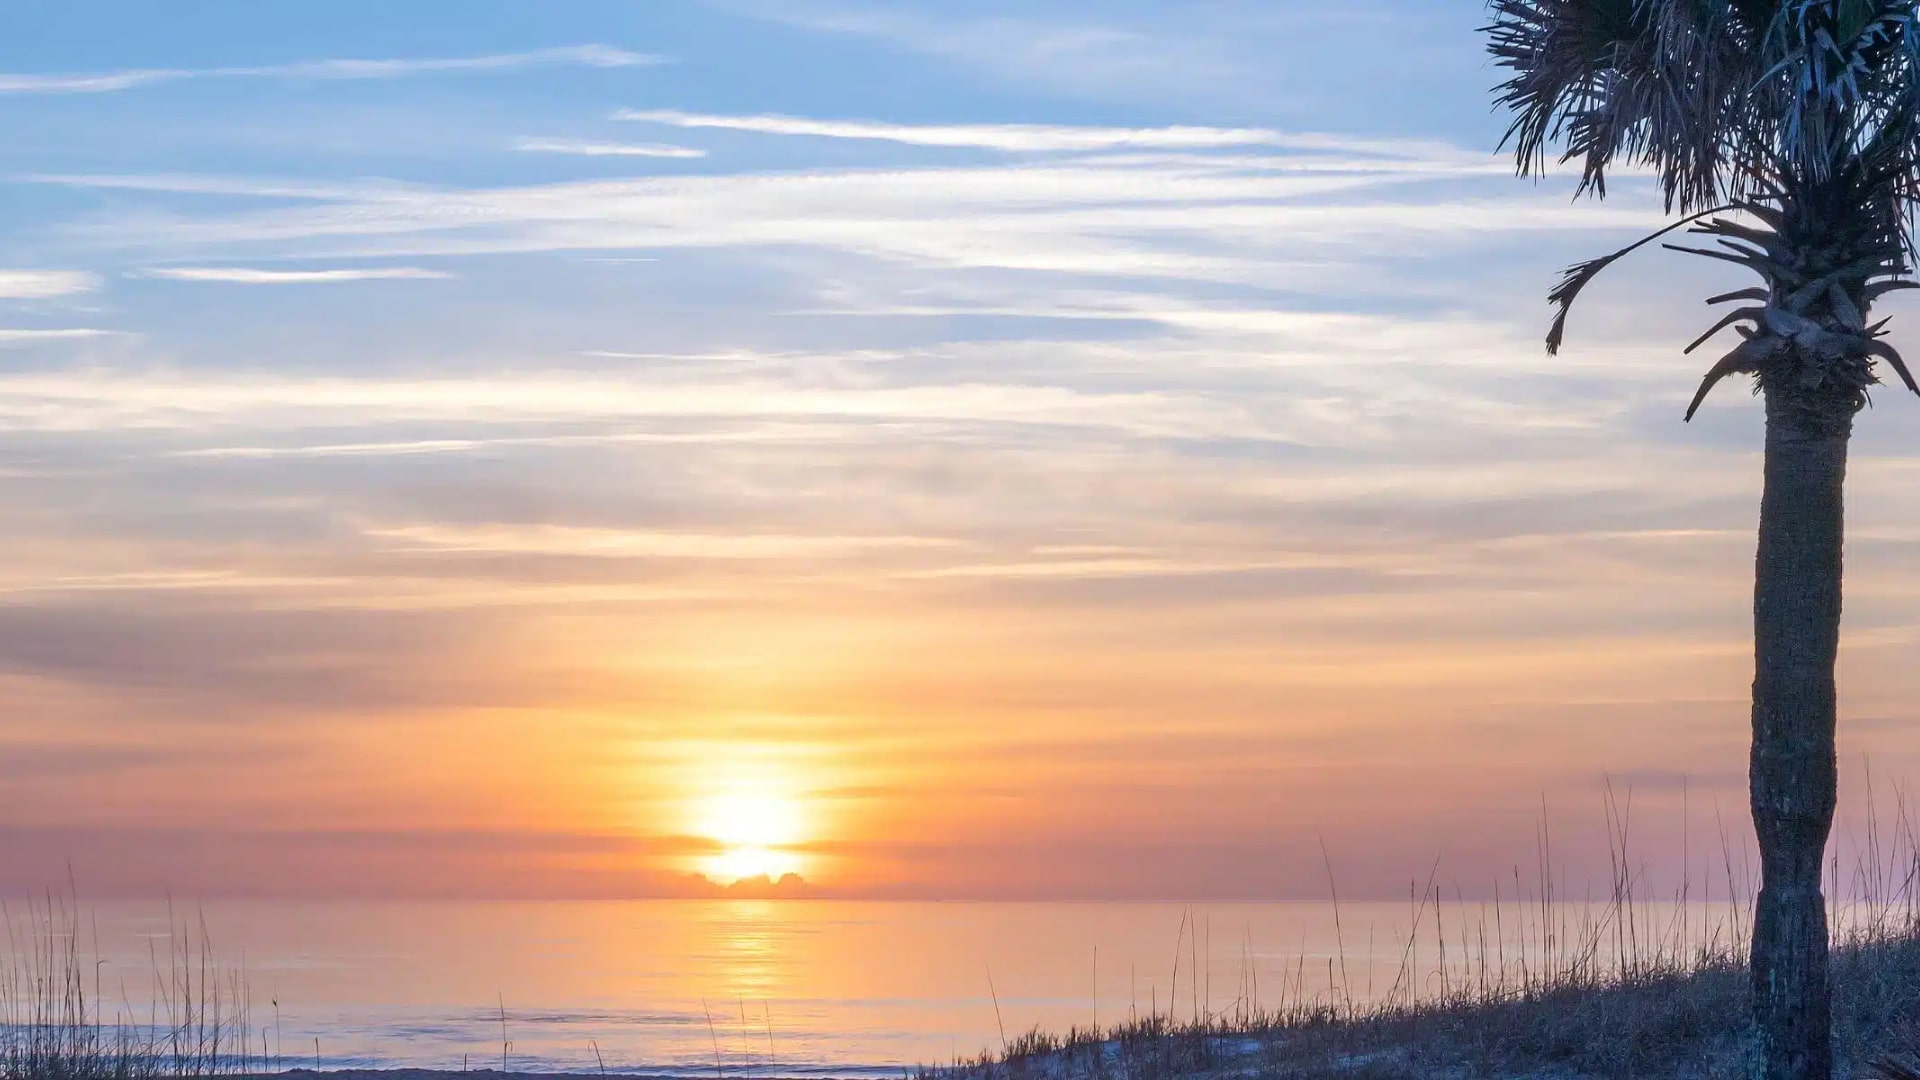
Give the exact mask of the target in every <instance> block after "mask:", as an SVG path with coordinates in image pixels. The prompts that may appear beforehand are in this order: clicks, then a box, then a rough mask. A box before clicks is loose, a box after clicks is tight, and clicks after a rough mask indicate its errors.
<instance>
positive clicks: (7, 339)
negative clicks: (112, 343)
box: [0, 326, 120, 348]
mask: <svg viewBox="0 0 1920 1080" xmlns="http://www.w3.org/2000/svg"><path fill="white" fill-rule="evenodd" d="M118 333H120V331H118V330H100V329H96V328H94V327H90V326H75V327H64V328H59V329H50V330H27V329H18V328H10V327H0V348H4V347H6V346H8V345H34V344H38V343H40V342H43V341H81V340H84V339H86V338H98V337H111V336H113V335H115V334H118Z"/></svg>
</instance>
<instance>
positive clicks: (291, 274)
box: [139, 266, 453, 285]
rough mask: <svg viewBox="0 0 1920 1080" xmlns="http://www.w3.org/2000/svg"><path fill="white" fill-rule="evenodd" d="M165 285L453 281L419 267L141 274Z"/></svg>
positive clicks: (176, 269) (197, 269)
mask: <svg viewBox="0 0 1920 1080" xmlns="http://www.w3.org/2000/svg"><path fill="white" fill-rule="evenodd" d="M139 276H141V277H149V278H160V279H162V280H165V281H208V282H223V283H226V284H231V285H314V284H327V283H332V282H339V281H439V280H445V279H448V278H451V277H453V275H452V274H449V273H445V272H444V271H440V270H426V269H422V268H420V267H417V266H381V267H367V268H362V269H346V270H256V269H253V268H251V267H244V266H170V267H156V268H153V269H148V270H142V271H140V272H139Z"/></svg>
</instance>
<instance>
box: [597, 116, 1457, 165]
mask: <svg viewBox="0 0 1920 1080" xmlns="http://www.w3.org/2000/svg"><path fill="white" fill-rule="evenodd" d="M613 118H614V119H615V120H628V121H636V122H641V123H649V124H665V125H668V126H670V127H679V128H713V129H719V130H724V131H746V132H752V133H755V134H760V135H798V136H813V137H817V138H827V139H864V140H872V141H879V142H894V143H906V144H909V145H913V146H939V147H954V148H962V149H976V150H1001V151H1006V152H1009V153H1046V152H1063V151H1065V152H1072V151H1081V152H1085V151H1096V150H1120V149H1162V150H1217V149H1224V148H1228V147H1244V146H1269V147H1277V148H1283V149H1288V150H1349V151H1364V152H1371V153H1388V154H1431V153H1433V152H1434V151H1435V150H1442V151H1445V152H1448V153H1449V154H1451V155H1453V156H1459V155H1460V154H1461V152H1460V151H1458V150H1456V149H1455V148H1453V147H1450V146H1447V145H1446V144H1444V143H1440V142H1436V141H1434V140H1413V139H1409V140H1392V139H1361V138H1351V137H1346V136H1340V135H1328V134H1321V133H1297V134H1296V133H1290V132H1283V131H1276V130H1273V129H1271V128H1226V127H1204V126H1192V125H1178V126H1173V127H1147V128H1125V127H1089V126H1084V125H1074V124H898V123H887V122H883V121H877V120H822V119H815V118H811V117H804V116H785V115H781V114H778V113H762V114H758V115H751V116H727V115H720V114H715V113H691V112H681V111H679V110H677V109H621V110H619V111H617V112H615V113H614V114H613ZM1476 156H1481V155H1476Z"/></svg>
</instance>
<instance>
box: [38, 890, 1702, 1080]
mask: <svg viewBox="0 0 1920 1080" xmlns="http://www.w3.org/2000/svg"><path fill="white" fill-rule="evenodd" d="M1665 910H1666V912H1667V914H1665V915H1660V916H1658V917H1655V916H1651V915H1646V916H1642V918H1643V920H1644V921H1646V922H1648V923H1649V926H1648V930H1651V929H1653V927H1652V925H1651V924H1652V923H1654V922H1659V921H1665V922H1667V923H1668V924H1669V925H1671V919H1672V914H1671V913H1672V910H1673V909H1671V908H1667V909H1665ZM1443 916H1444V917H1445V918H1446V919H1447V920H1448V923H1449V929H1448V935H1449V937H1451V938H1453V939H1455V940H1453V941H1452V942H1450V944H1449V948H1450V949H1453V950H1454V955H1453V956H1451V957H1450V958H1449V961H1450V963H1456V964H1457V963H1459V962H1461V959H1462V958H1461V956H1460V953H1461V951H1462V950H1461V948H1460V947H1459V945H1460V941H1462V940H1469V939H1471V938H1472V936H1473V934H1474V932H1475V927H1476V926H1478V925H1480V924H1481V923H1482V922H1483V920H1482V919H1481V918H1480V916H1479V915H1477V914H1475V913H1474V911H1473V909H1472V908H1471V907H1468V908H1463V909H1461V910H1460V911H1458V912H1443ZM174 918H175V919H176V920H179V921H183V922H190V923H191V924H192V925H193V927H194V931H193V932H194V934H195V936H196V937H197V935H198V933H199V925H200V922H201V921H202V920H204V923H205V926H206V928H207V931H208V933H209V934H210V936H211V940H212V942H213V946H214V950H215V954H216V958H217V961H218V963H219V965H220V966H222V967H225V968H229V969H231V968H244V971H245V975H246V979H247V982H248V986H249V989H248V995H249V997H250V998H251V1001H252V1006H251V1016H250V1025H251V1028H252V1035H251V1040H252V1042H253V1043H254V1052H258V1047H259V1045H260V1043H261V1042H262V1041H264V1042H265V1044H266V1046H267V1048H268V1050H269V1051H270V1052H271V1053H273V1054H276V1055H279V1056H280V1057H281V1058H282V1059H283V1063H284V1064H285V1065H286V1066H287V1067H293V1066H295V1065H311V1064H312V1063H313V1060H314V1057H315V1045H314V1042H315V1040H316V1039H318V1040H319V1046H318V1055H319V1059H320V1062H321V1064H322V1065H324V1066H325V1067H327V1068H340V1067H346V1066H403V1065H404V1066H427V1067H439V1068H452V1069H458V1068H461V1067H462V1066H463V1064H465V1065H471V1066H472V1067H474V1068H482V1067H489V1066H490V1067H495V1068H497V1067H499V1065H500V1061H501V1055H502V1042H503V1037H502V1022H501V1014H502V1012H503V1010H504V1013H505V1038H504V1041H505V1042H507V1043H508V1044H510V1045H509V1046H508V1047H507V1048H506V1053H507V1058H508V1062H509V1064H510V1065H511V1067H513V1068H515V1069H536V1068H539V1069H556V1070H578V1071H595V1070H597V1069H598V1068H599V1067H600V1061H601V1060H602V1059H604V1061H605V1064H606V1066H607V1068H609V1069H635V1070H649V1071H663V1072H675V1073H683V1074H688V1075H706V1076H711V1075H714V1073H715V1072H716V1071H720V1072H723V1073H725V1074H727V1075H734V1076H739V1075H748V1074H752V1075H835V1076H861V1075H874V1074H885V1075H895V1074H897V1073H898V1072H899V1070H900V1069H901V1068H903V1067H908V1066H912V1065H914V1064H919V1063H940V1062H946V1061H950V1060H952V1059H953V1058H954V1057H955V1056H957V1055H972V1054H976V1053H978V1052H980V1051H981V1050H983V1049H989V1048H993V1047H997V1046H998V1045H999V1044H1000V1040H1001V1037H1002V1035H1001V1032H1002V1030H1003V1029H1004V1031H1005V1033H1006V1035H1007V1036H1009V1037H1010V1036H1013V1035H1016V1034H1018V1033H1020V1032H1022V1031H1025V1030H1027V1029H1029V1028H1032V1027H1035V1026H1038V1027H1042V1028H1047V1029H1050V1030H1065V1029H1066V1028H1068V1027H1070V1026H1074V1025H1082V1026H1084V1025H1086V1024H1089V1023H1093V1022H1100V1023H1111V1022H1114V1021H1116V1020H1121V1019H1124V1018H1125V1017H1126V1016H1127V1014H1128V1013H1129V1012H1130V1011H1132V1010H1138V1011H1139V1012H1141V1013H1145V1012H1147V1011H1148V1010H1149V1009H1150V1008H1155V1007H1157V1008H1159V1009H1161V1010H1165V1009H1167V1008H1168V1007H1169V1001H1171V1007H1172V1008H1173V1009H1174V1010H1175V1011H1176V1012H1178V1013H1179V1014H1181V1015H1183V1016H1184V1015H1187V1014H1189V1013H1191V1012H1193V1011H1195V1010H1196V1009H1197V1010H1199V1011H1200V1012H1202V1013H1207V1012H1215V1013H1217V1012H1230V1011H1232V1009H1233V1008H1234V1007H1235V1005H1236V1003H1247V1002H1252V1001H1254V1000H1256V999H1257V1000H1258V1001H1259V1002H1260V1003H1261V1004H1263V1005H1273V1004H1275V1003H1276V1002H1277V1000H1278V999H1280V998H1281V997H1286V998H1287V999H1289V1000H1291V999H1292V998H1293V997H1295V996H1296V995H1299V994H1305V995H1307V996H1309V997H1312V996H1313V995H1316V994H1325V993H1326V992H1327V990H1328V986H1329V980H1332V981H1334V982H1337V983H1344V984H1345V985H1348V986H1351V987H1352V988H1353V994H1354V996H1355V997H1360V998H1364V997H1367V996H1379V995H1382V994H1385V993H1386V992H1387V991H1388V988H1389V987H1390V986H1391V985H1392V984H1393V982H1394V980H1395V977H1396V974H1397V973H1398V972H1399V971H1400V970H1402V967H1403V961H1406V960H1408V959H1409V946H1408V941H1407V928H1408V926H1409V925H1410V924H1411V921H1412V920H1411V917H1410V912H1409V909H1408V906H1407V905H1406V904H1404V903H1401V904H1373V905H1369V904H1348V905H1345V906H1344V907H1343V909H1342V911H1341V927H1340V931H1339V932H1338V933H1336V929H1335V922H1334V918H1333V911H1332V909H1331V908H1330V907H1329V906H1326V905H1313V904H1265V905H1244V906H1236V905H1219V906H1208V907H1195V908H1190V909H1189V908H1185V907H1182V906H1177V905H1176V906H1165V905H1152V904H964V903H954V904H882V903H838V902H812V901H784V902H760V901H733V900H725V901H641V902H620V903H538V904H509V903H497V904H494V903H489V904H475V903H416V904H397V903H383V904H346V903H324V904H321V903H316V904H305V903H264V902H259V903H253V902H250V903H209V904H206V905H203V906H197V907H194V908H192V909H191V910H187V909H184V908H182V907H180V906H178V905H176V907H175V909H174ZM1428 918H1429V919H1430V918H1431V916H1428ZM1689 918H1690V919H1692V920H1693V921H1694V922H1696V923H1698V924H1701V925H1705V924H1707V923H1709V922H1710V921H1712V916H1711V913H1709V912H1705V911H1702V912H1697V913H1694V914H1693V915H1691V916H1689ZM17 919H18V916H17V914H16V921H17ZM81 925H82V928H83V929H82V951H83V952H85V953H88V954H89V958H88V959H87V960H86V963H87V964H88V965H89V966H92V965H93V964H94V961H93V959H92V955H93V954H95V953H96V952H97V955H98V957H99V958H100V960H101V961H102V962H101V963H100V964H99V965H98V969H99V971H100V977H101V981H102V986H103V988H104V994H105V996H106V997H107V998H108V999H109V1001H110V1004H109V1006H108V1012H109V1014H111V1013H112V1011H113V1010H114V1009H115V1007H120V1008H125V1009H130V1010H132V1011H134V1012H141V1011H143V1010H147V1009H148V1008H149V1007H150V1006H149V1002H150V1001H151V1000H152V999H153V997H154V995H155V977H154V971H155V963H156V961H155V955H156V954H158V955H159V956H160V957H161V961H160V962H161V964H162V965H164V963H165V961H164V957H165V955H166V952H167V947H168V946H167V938H166V935H167V930H168V925H169V916H168V911H167V908H166V906H165V905H164V904H129V903H116V904H100V905H90V906H87V907H85V908H84V909H83V917H82V920H81ZM1662 929H1665V927H1662ZM1506 932H1507V935H1508V937H1509V938H1512V939H1515V940H1514V941H1512V942H1511V943H1510V944H1508V945H1507V946H1505V952H1506V955H1507V957H1508V960H1509V961H1510V962H1512V961H1515V960H1516V959H1517V958H1518V956H1519V954H1520V953H1521V952H1522V951H1524V950H1526V949H1528V948H1533V947H1534V946H1529V945H1524V944H1522V943H1521V942H1520V941H1519V938H1520V937H1522V936H1523V935H1524V933H1525V931H1522V930H1520V929H1519V928H1518V927H1517V926H1516V925H1513V924H1512V923H1509V924H1508V925H1507V926H1506ZM1643 932H1645V931H1643ZM1690 933H1692V934H1696V935H1697V933H1698V931H1697V930H1696V931H1691V932H1690ZM1423 934H1424V936H1425V939H1424V940H1422V941H1419V942H1417V943H1416V944H1414V945H1413V946H1412V953H1413V955H1412V957H1411V961H1412V965H1413V969H1414V970H1418V971H1421V972H1423V973H1424V974H1423V976H1422V978H1423V979H1425V980H1427V981H1437V980H1438V978H1439V976H1438V974H1437V969H1436V964H1435V963H1434V961H1435V960H1436V959H1437V954H1438V950H1437V946H1436V944H1435V942H1434V940H1433V930H1432V927H1431V924H1430V923H1429V925H1428V926H1427V927H1426V929H1424V930H1423ZM1536 944H1537V942H1536ZM1486 948H1487V949H1488V950H1490V951H1491V950H1498V949H1499V948H1500V946H1499V943H1498V942H1497V941H1494V942H1489V943H1488V944H1487V945H1486ZM1176 953H1177V958H1176ZM1343 957H1344V962H1343V959H1342V958H1343ZM1466 962H1467V963H1471V962H1472V960H1471V957H1470V956H1469V958H1468V959H1467V960H1466ZM1176 965H1177V970H1176ZM996 999H997V1001H996ZM596 1047H597V1050H598V1056H596Z"/></svg>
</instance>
